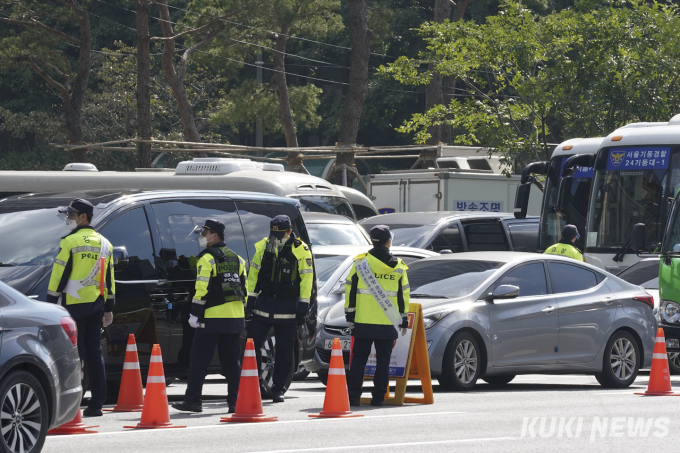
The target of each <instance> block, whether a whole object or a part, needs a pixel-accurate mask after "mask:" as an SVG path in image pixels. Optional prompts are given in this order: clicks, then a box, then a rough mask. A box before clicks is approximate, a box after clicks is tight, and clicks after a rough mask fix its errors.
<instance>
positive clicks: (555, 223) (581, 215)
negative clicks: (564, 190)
mask: <svg viewBox="0 0 680 453" xmlns="http://www.w3.org/2000/svg"><path fill="white" fill-rule="evenodd" d="M569 157H570V156H558V157H554V158H553V159H552V160H551V161H550V166H549V167H548V176H547V178H546V181H545V192H544V195H543V206H542V208H541V232H540V236H539V240H538V248H539V250H541V251H543V250H545V249H547V248H548V247H550V246H551V245H553V244H555V243H556V242H558V241H559V240H560V235H561V233H562V228H564V226H565V225H567V224H572V225H576V227H577V228H578V230H579V232H581V233H583V232H584V231H585V227H586V214H587V212H588V196H589V194H590V185H591V183H592V179H593V169H592V168H590V167H587V168H586V167H578V168H577V170H576V172H575V173H574V174H573V175H572V178H573V179H572V185H571V192H570V193H569V195H568V200H567V212H566V215H563V214H560V213H558V212H557V211H556V210H555V200H556V198H557V190H558V189H559V183H560V175H561V174H562V168H563V166H564V163H565V162H566V160H567V159H568V158H569ZM584 244H585V235H584V234H581V239H579V240H577V241H576V244H575V245H576V247H578V248H579V249H583V245H584Z"/></svg>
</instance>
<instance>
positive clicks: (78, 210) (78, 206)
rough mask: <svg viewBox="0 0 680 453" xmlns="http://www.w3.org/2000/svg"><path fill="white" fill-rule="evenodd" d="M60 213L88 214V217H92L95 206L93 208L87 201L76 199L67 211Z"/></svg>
mask: <svg viewBox="0 0 680 453" xmlns="http://www.w3.org/2000/svg"><path fill="white" fill-rule="evenodd" d="M59 212H62V213H65V214H76V215H80V214H87V215H88V216H90V217H92V213H93V212H94V206H92V203H90V202H89V201H87V200H83V199H82V198H76V199H74V200H72V201H71V203H69V205H68V206H67V207H66V209H65V210H60V211H59Z"/></svg>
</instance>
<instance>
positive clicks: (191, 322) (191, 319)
mask: <svg viewBox="0 0 680 453" xmlns="http://www.w3.org/2000/svg"><path fill="white" fill-rule="evenodd" d="M189 325H190V326H191V327H193V328H194V329H196V328H198V317H196V316H194V315H189Z"/></svg>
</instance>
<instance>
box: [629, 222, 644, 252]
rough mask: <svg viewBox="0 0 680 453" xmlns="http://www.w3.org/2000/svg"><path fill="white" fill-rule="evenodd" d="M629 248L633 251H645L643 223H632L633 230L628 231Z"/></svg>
mask: <svg viewBox="0 0 680 453" xmlns="http://www.w3.org/2000/svg"><path fill="white" fill-rule="evenodd" d="M630 248H632V249H633V251H634V252H635V253H640V252H644V251H645V224H644V223H636V224H635V225H633V230H632V231H631V233H630Z"/></svg>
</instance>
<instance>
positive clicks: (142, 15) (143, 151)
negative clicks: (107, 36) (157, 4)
mask: <svg viewBox="0 0 680 453" xmlns="http://www.w3.org/2000/svg"><path fill="white" fill-rule="evenodd" d="M150 84H151V60H150V56H149V3H148V2H147V0H137V122H138V129H137V135H138V136H139V138H141V139H142V140H149V139H150V138H151V90H150V87H149V85H150ZM137 149H138V150H139V151H138V154H137V166H138V167H139V168H149V167H151V144H150V143H139V144H137Z"/></svg>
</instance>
